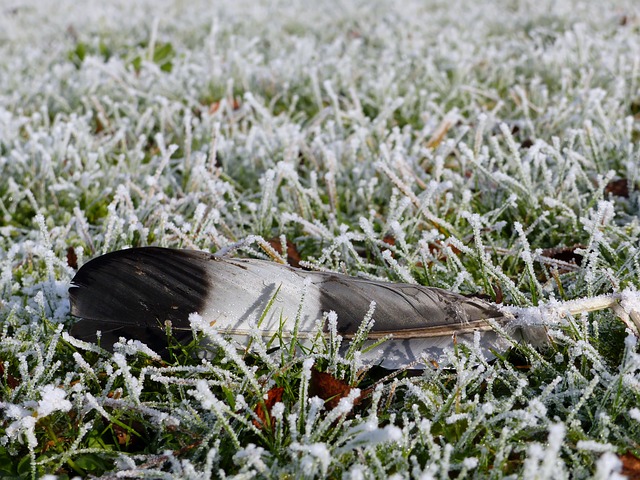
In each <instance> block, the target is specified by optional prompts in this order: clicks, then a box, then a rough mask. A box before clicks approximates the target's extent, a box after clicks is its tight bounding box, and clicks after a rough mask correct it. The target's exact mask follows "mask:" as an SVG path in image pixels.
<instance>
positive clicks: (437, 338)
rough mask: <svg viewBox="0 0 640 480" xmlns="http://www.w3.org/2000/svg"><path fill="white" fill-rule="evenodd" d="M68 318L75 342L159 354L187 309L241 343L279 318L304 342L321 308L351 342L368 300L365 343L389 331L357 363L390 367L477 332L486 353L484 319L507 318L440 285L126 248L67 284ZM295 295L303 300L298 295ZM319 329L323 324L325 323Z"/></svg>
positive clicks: (186, 331) (182, 336)
mask: <svg viewBox="0 0 640 480" xmlns="http://www.w3.org/2000/svg"><path fill="white" fill-rule="evenodd" d="M71 283H72V284H71V287H70V289H69V297H70V302H71V314H72V315H74V316H76V317H80V318H82V320H80V321H79V322H77V323H76V324H75V325H74V326H73V327H72V329H71V334H72V335H73V336H75V337H76V338H79V339H82V340H85V341H90V342H94V341H96V339H97V331H98V330H99V331H101V344H102V346H103V347H104V348H107V349H111V348H112V345H113V343H115V342H116V341H117V340H118V339H119V338H120V337H125V338H131V339H137V340H140V341H142V342H144V343H146V344H147V345H148V346H149V347H151V348H152V349H154V350H155V351H157V352H158V353H160V354H161V355H163V356H166V354H167V351H166V347H167V339H166V333H165V322H166V321H170V322H171V325H172V328H173V335H174V336H175V337H176V338H178V340H180V341H182V342H186V341H188V340H189V339H190V338H191V327H190V322H189V314H191V313H194V312H196V313H198V314H200V315H201V316H202V318H203V319H204V320H205V321H206V322H208V323H210V324H212V325H214V326H215V328H216V329H218V330H219V331H220V332H221V333H223V334H225V335H228V336H230V337H231V338H232V339H233V340H234V341H236V342H238V343H239V344H245V345H246V344H247V342H248V340H249V338H250V333H251V332H252V331H255V329H256V326H257V324H258V321H259V319H260V318H261V316H262V315H263V314H264V312H265V310H267V307H268V305H269V303H270V302H271V301H272V300H274V299H275V301H273V303H272V305H271V307H270V308H269V309H268V311H267V314H266V315H265V316H264V318H263V319H262V321H261V323H260V329H259V334H260V335H261V336H263V337H264V338H265V340H269V339H271V338H272V337H274V336H275V335H276V334H277V333H278V330H279V329H280V327H281V324H282V336H283V337H285V338H286V337H288V336H290V335H291V334H292V332H293V329H294V324H295V321H296V317H297V315H299V323H298V339H300V340H301V341H302V342H304V341H305V340H307V341H308V339H309V338H310V336H311V335H313V334H314V332H315V331H316V330H315V329H316V324H317V321H318V320H319V319H321V318H323V313H324V312H330V311H334V312H336V314H337V330H338V333H340V334H341V335H342V336H343V337H345V338H347V339H349V338H353V337H354V335H355V334H356V332H357V331H358V328H359V326H360V324H361V322H362V319H363V318H364V317H365V315H366V313H367V311H368V309H369V306H370V304H371V301H375V302H376V309H375V312H374V315H373V318H374V321H375V323H374V325H373V327H372V329H371V330H370V332H369V336H368V342H369V343H370V344H371V343H372V342H374V341H375V340H376V339H379V338H381V337H384V336H388V335H391V336H392V338H391V340H388V341H386V342H385V343H383V344H382V345H381V346H380V347H379V349H378V350H381V352H380V351H378V352H368V353H366V354H364V356H363V359H364V360H365V361H369V362H377V363H379V364H380V365H382V366H384V367H386V368H399V367H401V366H403V365H407V364H409V363H411V362H414V361H416V360H419V359H421V358H422V357H426V358H429V359H433V360H436V361H437V360H438V358H439V357H440V355H441V354H442V350H443V348H444V347H446V346H448V345H451V344H452V341H453V338H454V336H456V337H457V338H469V337H471V336H473V334H474V332H475V331H480V332H482V343H481V345H482V347H483V349H484V350H485V352H488V351H489V349H490V348H495V347H496V346H497V342H498V335H497V334H496V333H495V332H494V331H493V330H492V328H491V326H490V324H489V322H488V320H489V319H494V320H496V321H498V322H501V323H503V322H504V321H505V320H507V317H505V314H503V313H502V312H501V311H500V310H498V308H497V307H496V306H494V305H492V304H490V303H488V302H485V301H483V300H480V299H475V298H467V297H464V296H462V295H458V294H455V293H452V292H448V291H446V290H442V289H439V288H432V287H423V286H418V285H410V284H403V283H389V282H378V281H371V280H366V279H361V278H356V277H351V276H347V275H341V274H337V273H326V272H309V271H305V270H300V269H297V268H293V267H289V266H286V265H280V264H276V263H273V262H268V261H264V260H256V259H235V258H226V257H220V256H216V255H213V254H210V253H206V252H200V251H195V250H177V249H167V248H159V247H142V248H131V249H128V250H121V251H116V252H111V253H107V254H105V255H102V256H99V257H97V258H94V259H93V260H91V261H89V262H87V263H86V264H85V265H83V266H82V268H80V270H79V271H78V272H77V274H76V276H75V277H74V278H73V280H72V282H71ZM303 292H304V301H303V303H302V305H301V303H300V300H301V298H302V296H303ZM325 329H326V326H325Z"/></svg>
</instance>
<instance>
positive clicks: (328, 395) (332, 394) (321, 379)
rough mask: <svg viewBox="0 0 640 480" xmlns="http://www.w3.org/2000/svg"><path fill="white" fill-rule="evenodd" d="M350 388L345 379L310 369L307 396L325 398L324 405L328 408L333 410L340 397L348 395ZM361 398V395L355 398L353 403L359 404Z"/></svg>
mask: <svg viewBox="0 0 640 480" xmlns="http://www.w3.org/2000/svg"><path fill="white" fill-rule="evenodd" d="M352 388H353V387H350V386H349V385H347V383H346V382H345V381H343V380H339V379H337V378H336V377H334V376H333V375H331V374H330V373H326V372H319V371H318V370H316V369H313V370H311V384H310V385H309V396H310V397H320V398H321V399H323V400H325V406H326V407H327V409H328V410H333V409H334V408H335V407H336V406H337V405H338V403H340V399H341V398H344V397H346V396H348V395H349V393H350V392H351V389H352ZM361 400H362V395H361V396H360V397H358V398H357V399H356V400H355V402H354V404H355V405H357V404H359V403H360V401H361Z"/></svg>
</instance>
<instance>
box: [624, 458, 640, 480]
mask: <svg viewBox="0 0 640 480" xmlns="http://www.w3.org/2000/svg"><path fill="white" fill-rule="evenodd" d="M620 460H621V461H622V474H623V475H626V476H627V478H628V479H629V480H640V459H638V457H636V456H635V455H633V454H631V453H628V452H627V453H625V454H624V455H621V456H620Z"/></svg>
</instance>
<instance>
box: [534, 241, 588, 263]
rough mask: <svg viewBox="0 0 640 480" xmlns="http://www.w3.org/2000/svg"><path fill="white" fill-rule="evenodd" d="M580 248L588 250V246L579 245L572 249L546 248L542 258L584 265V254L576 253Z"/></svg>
mask: <svg viewBox="0 0 640 480" xmlns="http://www.w3.org/2000/svg"><path fill="white" fill-rule="evenodd" d="M579 248H586V246H585V245H580V244H577V245H573V246H571V247H552V248H545V249H544V250H542V256H543V257H548V258H553V259H555V260H561V261H563V262H567V263H575V264H576V265H580V264H581V263H582V254H580V253H577V252H576V250H577V249H579Z"/></svg>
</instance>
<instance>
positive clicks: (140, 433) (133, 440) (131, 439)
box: [111, 422, 145, 449]
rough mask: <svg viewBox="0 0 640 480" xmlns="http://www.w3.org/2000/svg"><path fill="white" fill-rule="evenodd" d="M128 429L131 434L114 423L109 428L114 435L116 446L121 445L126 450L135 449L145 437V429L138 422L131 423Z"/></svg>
mask: <svg viewBox="0 0 640 480" xmlns="http://www.w3.org/2000/svg"><path fill="white" fill-rule="evenodd" d="M130 427H131V430H133V432H132V431H131V430H128V429H126V428H124V427H122V426H120V425H118V424H116V423H112V424H111V428H112V429H113V432H114V433H115V434H116V440H117V441H118V445H122V446H124V447H126V448H127V449H130V448H135V447H137V446H138V445H139V444H140V442H141V441H142V439H143V438H144V435H145V428H144V426H143V425H142V424H141V423H140V422H132V423H131V425H130ZM134 432H135V433H134ZM136 434H137V435H136Z"/></svg>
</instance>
